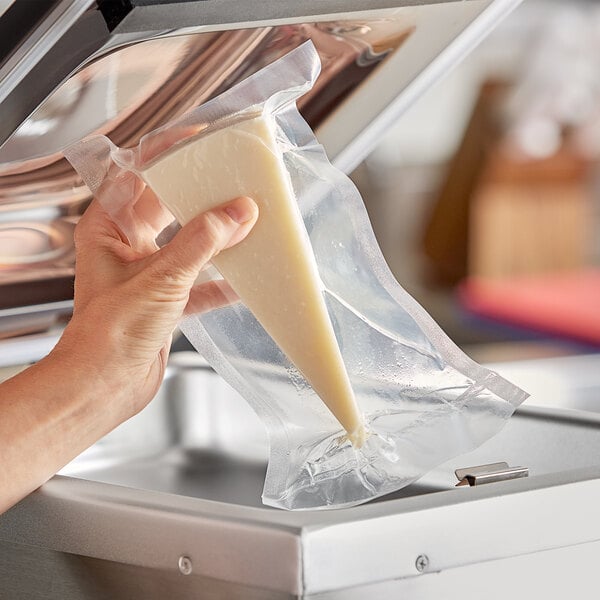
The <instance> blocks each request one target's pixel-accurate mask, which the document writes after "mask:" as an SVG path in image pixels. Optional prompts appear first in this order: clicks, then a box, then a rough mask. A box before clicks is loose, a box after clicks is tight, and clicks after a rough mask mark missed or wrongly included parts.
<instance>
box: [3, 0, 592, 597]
mask: <svg viewBox="0 0 600 600" xmlns="http://www.w3.org/2000/svg"><path fill="white" fill-rule="evenodd" d="M516 4H518V1H517V0H461V1H455V0H448V1H444V2H437V3H434V2H428V1H427V0H418V1H417V0H412V1H411V0H408V1H406V0H375V1H373V2H370V3H369V7H368V9H365V7H364V6H363V4H362V3H360V2H355V1H354V0H344V1H337V0H319V1H317V0H303V1H302V2H289V1H288V0H279V1H277V2H268V1H267V2H264V1H263V2H259V1H254V0H247V1H246V2H243V3H234V2H230V1H228V0H187V1H182V0H179V1H178V2H171V1H168V0H97V1H92V0H69V1H67V0H49V1H47V2H19V1H16V2H14V1H13V2H8V3H5V5H3V6H2V8H0V11H3V12H2V13H1V14H0V32H2V35H0V40H1V42H0V110H1V114H2V119H1V122H0V142H2V143H3V145H2V146H1V147H0V253H1V254H2V257H1V266H0V290H1V291H0V337H1V338H3V339H2V340H0V366H2V367H5V368H9V369H10V368H12V367H13V366H16V365H22V364H27V363H29V362H32V361H35V360H37V359H38V358H40V357H41V356H43V355H44V354H45V353H46V352H47V351H48V350H49V348H51V347H52V344H53V343H54V342H55V340H56V337H57V336H58V335H59V333H60V323H61V320H63V319H65V318H68V314H69V311H70V307H71V298H72V277H73V250H72V231H73V227H74V225H75V224H76V222H77V218H78V216H79V215H80V214H81V212H82V210H83V209H84V207H85V205H86V203H87V202H88V201H89V192H88V191H87V190H86V188H84V187H83V186H82V185H81V182H79V181H78V179H77V176H76V175H75V173H74V172H73V171H72V170H71V168H70V167H69V165H68V164H67V163H66V161H65V160H64V159H63V158H62V155H61V149H62V148H63V147H64V146H66V145H67V144H69V143H71V142H73V141H75V140H78V139H80V138H81V137H84V136H85V135H88V134H90V133H93V132H101V133H105V134H107V135H109V136H110V137H111V138H112V139H113V140H114V141H115V142H116V143H118V144H119V145H121V146H127V145H133V144H135V143H137V140H138V139H139V138H140V137H141V136H142V135H144V133H146V132H147V131H149V130H151V129H154V128H156V127H157V126H159V125H160V124H162V123H164V122H166V121H167V120H170V119H172V118H174V117H176V116H178V115H180V114H182V113H184V112H185V111H186V110H188V109H189V108H190V107H192V106H194V105H196V104H198V103H200V102H203V101H205V100H207V99H209V98H211V97H213V96H214V95H216V94H218V93H220V92H222V91H223V90H224V89H226V88H228V87H229V86H231V85H232V84H234V83H235V82H237V81H239V80H240V79H242V78H244V77H246V76H247V75H248V74H250V73H252V72H254V71H256V70H258V69H259V68H261V67H262V66H264V65H265V64H267V63H269V62H271V61H272V60H274V59H275V58H278V57H279V56H281V55H283V54H285V53H286V52H287V51H289V50H290V49H292V48H294V47H295V46H297V45H298V44H300V43H301V42H303V41H304V40H306V39H309V38H310V39H312V40H313V42H314V43H315V46H316V47H317V49H318V51H319V53H320V55H321V58H322V62H323V73H322V75H321V78H320V79H319V81H318V82H317V86H316V88H315V90H314V92H312V93H311V94H310V95H309V96H307V97H306V98H305V99H303V104H302V106H301V110H302V112H303V114H304V115H305V117H306V118H307V120H308V121H309V122H310V124H311V125H312V126H313V127H314V128H315V130H316V131H317V135H318V137H319V139H320V140H321V141H322V143H323V144H324V146H325V147H326V149H327V151H328V154H329V156H330V157H331V158H332V160H333V161H334V162H335V163H336V164H337V165H338V166H339V167H340V168H342V169H344V170H346V171H349V170H351V169H352V168H353V167H355V166H356V165H357V164H358V163H359V162H360V161H361V160H362V159H363V158H364V157H365V156H366V154H367V153H368V152H369V150H370V149H371V148H372V147H373V145H374V144H375V143H376V142H377V140H378V139H379V138H380V136H381V135H382V133H383V131H384V130H385V129H386V127H387V126H388V125H389V123H390V122H391V121H393V119H394V118H395V117H396V116H397V115H398V114H400V113H401V112H402V110H403V109H404V108H405V107H407V106H408V105H409V104H410V103H411V102H413V101H414V99H415V98H416V97H417V96H418V94H419V93H420V92H421V91H422V90H423V89H425V88H426V87H427V86H428V85H429V84H430V83H432V82H433V81H435V80H436V78H438V77H439V76H440V75H442V74H443V73H444V72H446V71H447V70H448V69H449V68H450V67H451V66H452V65H453V64H454V63H456V62H457V61H458V60H459V59H460V58H461V57H462V56H463V55H464V54H465V53H466V52H467V51H468V50H469V49H470V48H471V47H472V46H473V45H474V44H476V42H477V41H478V40H479V39H480V38H481V37H482V36H483V35H484V34H485V33H486V32H487V31H488V30H489V29H490V28H491V27H492V26H493V25H494V24H495V23H496V22H498V20H499V19H500V18H501V17H503V16H504V15H505V14H507V13H508V12H509V11H510V10H511V9H512V8H513V7H514V6H515V5H516ZM572 361H584V362H585V365H583V363H581V364H580V363H576V364H575V363H574V362H572ZM599 364H600V359H597V358H595V357H587V358H585V359H571V362H569V363H568V364H567V363H563V362H559V363H551V364H547V363H540V364H536V365H533V367H534V370H533V371H532V370H531V369H530V370H527V373H528V374H529V377H530V381H531V373H538V374H539V375H537V376H535V378H534V379H535V381H544V378H545V377H547V374H548V373H552V377H553V379H552V381H557V379H556V378H557V377H558V378H560V377H561V373H562V378H563V379H562V381H571V379H572V378H573V373H577V374H579V375H578V377H577V380H578V383H579V384H582V377H581V373H582V372H585V373H586V374H587V375H586V382H587V383H586V384H585V385H583V384H582V385H580V386H579V388H576V387H575V386H571V387H569V386H564V387H563V388H557V387H556V386H553V387H552V389H553V390H554V391H555V392H556V390H557V389H560V390H562V391H563V392H562V393H561V394H559V396H558V397H557V396H556V394H554V395H552V401H551V402H546V401H545V400H546V391H545V390H546V388H544V387H543V386H542V387H540V389H539V391H537V390H536V392H537V393H534V394H533V397H532V400H531V401H530V402H529V403H528V405H526V406H525V407H523V408H521V409H520V410H519V411H518V412H517V413H516V415H515V416H514V417H513V418H512V419H511V420H510V421H509V423H508V424H507V425H506V427H505V428H504V430H503V431H502V432H501V433H500V434H499V435H497V436H496V437H495V438H493V439H492V440H490V441H489V442H487V443H486V444H485V445H483V446H482V447H480V448H479V449H477V450H476V451H474V452H472V453H470V454H469V455H466V456H461V457H458V458H456V459H453V460H452V461H450V462H449V463H447V464H445V465H442V466H440V467H439V468H437V469H435V470H434V471H432V472H431V473H429V474H427V475H426V476H425V477H423V478H422V479H421V480H420V481H418V482H417V483H415V484H413V485H411V486H409V487H407V488H405V489H403V490H401V491H399V492H398V493H396V494H393V495H391V496H388V497H385V498H382V499H379V500H378V501H376V502H373V503H370V504H368V505H364V506H358V507H354V508H349V509H343V510H336V511H325V512H317V511H306V512H301V513H285V512H282V511H278V510H275V509H271V508H267V507H264V506H262V505H261V504H260V490H261V487H262V482H263V479H264V473H265V469H266V462H265V461H266V455H267V446H266V445H267V440H266V435H265V432H264V430H263V429H262V425H261V423H260V421H258V419H257V417H256V416H255V415H254V414H253V413H252V411H251V410H250V409H249V408H248V407H247V405H246V404H245V403H244V401H243V400H242V399H241V398H240V397H239V396H237V394H236V393H235V392H234V391H233V390H231V389H230V388H229V387H228V386H227V385H226V384H225V383H224V382H223V381H222V380H221V379H220V378H219V377H218V376H217V375H215V374H214V373H213V372H212V371H211V370H210V369H209V368H208V367H207V365H206V364H205V363H204V361H203V360H202V358H201V357H199V356H198V355H196V354H189V353H185V352H180V353H174V354H172V357H171V361H170V365H169V368H168V371H167V375H166V378H165V381H164V383H163V385H162V387H161V389H160V391H159V393H158V395H157V397H156V398H155V400H154V401H153V402H152V403H151V404H150V405H149V406H148V407H147V408H146V409H145V410H144V411H143V412H142V413H140V414H139V415H138V416H136V417H134V418H133V419H131V420H130V421H128V422H126V423H125V424H123V425H122V426H121V427H119V428H117V429H116V430H115V431H113V432H112V433H111V434H109V435H108V436H106V437H105V438H103V439H102V440H100V441H99V442H98V443H97V444H96V445H94V446H93V447H92V448H90V449H89V450H88V451H86V452H84V453H83V454H82V455H81V456H80V457H78V458H77V459H76V460H74V461H73V462H72V463H71V464H69V465H67V466H66V467H65V469H63V471H62V472H61V473H60V474H59V475H58V476H56V477H54V478H53V479H52V480H51V481H49V482H48V483H47V484H46V485H44V486H43V487H42V488H41V489H40V490H38V491H36V492H35V493H33V494H31V495H30V496H29V497H27V498H26V499H24V500H23V501H22V502H20V503H19V504H18V505H17V506H15V507H14V508H13V509H11V510H10V511H8V512H7V513H6V514H4V515H3V516H1V517H0V598H9V599H19V598H23V599H24V598H27V599H35V598H40V599H41V598H44V599H50V598H53V599H54V598H56V599H61V600H74V599H84V598H85V599H95V598H98V599H105V598H144V599H149V598H157V599H158V598H160V599H163V598H174V599H176V598H228V599H235V598H244V599H250V598H273V599H275V598H281V599H283V598H306V599H308V598H310V599H313V600H316V599H320V600H326V599H334V598H344V599H352V598H357V599H358V598H365V597H370V598H382V599H384V598H400V597H407V598H448V599H449V598H459V597H461V598H462V597H465V596H467V597H477V598H479V597H485V598H491V599H493V598H504V597H507V596H508V595H509V594H512V596H511V597H514V598H522V597H535V598H541V597H544V598H559V597H560V598H562V597H564V596H565V595H566V594H567V593H573V592H576V593H578V595H579V596H580V597H593V595H594V592H593V590H594V587H593V586H594V585H595V582H596V580H597V579H598V577H597V575H596V572H595V568H594V567H595V564H596V563H597V560H598V557H599V556H600V520H599V519H598V518H597V516H596V512H597V506H596V505H597V499H598V498H600V413H596V412H594V410H595V408H596V407H595V403H594V402H593V401H591V400H590V398H593V397H595V398H597V397H598V395H599V393H600V377H597V376H596V373H597V372H598V368H597V367H598V365H599ZM533 367H532V368H533ZM511 368H512V371H511ZM502 369H505V370H504V371H503V370H502ZM519 369H522V366H517V367H515V366H513V367H511V366H510V365H509V366H505V367H500V368H499V370H500V371H501V374H505V375H507V376H508V377H511V376H513V378H514V379H516V382H517V383H519V377H522V376H523V375H522V373H520V370H519ZM535 369H537V371H536V370H535ZM569 369H570V370H569ZM582 369H583V371H582ZM525 387H526V388H527V384H525ZM527 474H528V475H529V476H528V477H524V476H525V475H527ZM457 484H460V485H458V487H456V486H457Z"/></svg>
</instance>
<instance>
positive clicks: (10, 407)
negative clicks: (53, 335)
mask: <svg viewBox="0 0 600 600" xmlns="http://www.w3.org/2000/svg"><path fill="white" fill-rule="evenodd" d="M119 393H120V392H119V391H118V390H117V389H111V384H110V382H108V381H106V380H105V378H103V377H102V375H101V373H98V372H94V371H93V370H91V369H90V367H89V365H87V366H86V365H83V364H78V363H77V362H76V361H75V356H74V353H73V352H70V351H65V350H64V349H62V348H58V349H56V350H55V351H54V352H52V353H51V354H50V355H49V356H47V357H46V358H45V359H43V360H41V361H40V362H39V363H37V364H36V365H34V366H32V367H30V368H29V369H26V370H25V371H23V372H21V373H19V374H18V375H16V376H15V377H13V378H11V379H9V380H7V381H5V382H4V383H2V384H0V513H2V512H4V511H5V510H7V509H8V508H10V507H11V506H12V505H13V504H15V503H16V502H18V501H19V500H20V499H21V498H23V497H24V496H26V495H27V494H29V493H30V492H31V491H33V490H34V489H36V488H37V487H39V486H40V485H42V484H43V483H44V482H45V481H47V480H48V479H49V478H50V477H52V476H53V475H54V473H56V472H57V471H58V470H59V469H61V468H62V467H63V466H64V465H65V464H67V463H68V462H69V461H70V460H72V459H73V458H74V457H75V456H77V455H78V454H79V453H80V452H82V451H83V450H84V449H85V448H87V447H88V446H90V445H91V444H93V443H94V442H95V441H96V440H98V439H99V438H100V437H102V436H103V435H105V434H106V433H107V432H108V431H110V430H111V429H112V428H114V427H115V426H116V425H117V424H118V423H120V422H121V421H122V420H123V419H124V415H123V408H122V403H121V402H119V400H120V399H119V398H117V395H118V394H119Z"/></svg>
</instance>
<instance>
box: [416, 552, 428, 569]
mask: <svg viewBox="0 0 600 600" xmlns="http://www.w3.org/2000/svg"><path fill="white" fill-rule="evenodd" d="M415 567H416V568H417V571H419V573H424V572H425V571H426V570H427V567H429V558H428V556H427V555H426V554H419V556H417V560H416V561H415Z"/></svg>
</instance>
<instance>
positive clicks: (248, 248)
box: [65, 42, 526, 509]
mask: <svg viewBox="0 0 600 600" xmlns="http://www.w3.org/2000/svg"><path fill="white" fill-rule="evenodd" d="M319 68H320V62H319V57H318V54H317V52H316V50H315V48H314V46H313V45H312V43H311V42H307V43H305V44H303V45H302V46H300V47H298V48H297V49H296V50H294V51H292V52H290V53H289V54H287V55H286V56H284V57H283V58H281V59H279V60H277V61H276V62H274V63H272V64H271V65H269V66H267V67H266V68H264V69H262V70H261V71H259V72H257V73H255V74H254V75H252V76H250V77H249V78H248V79H246V80H244V81H242V82H241V83H239V84H238V85H236V86H234V87H232V88H231V89H230V90H228V91H227V92H225V93H223V94H221V95H220V96H218V97H216V98H214V99H213V100H211V101H209V102H207V103H206V104H204V105H202V106H200V107H198V108H196V109H195V110H193V111H191V112H189V113H188V114H187V115H185V116H184V117H182V118H181V119H179V120H177V121H175V122H173V123H171V124H169V125H166V126H164V127H162V128H160V129H157V130H156V131H153V132H151V133H149V134H147V135H146V136H145V137H143V138H142V140H141V141H140V143H139V145H138V146H137V147H136V148H134V149H121V148H117V147H116V146H115V145H114V144H112V143H111V142H110V140H108V139H107V138H106V137H104V136H94V137H91V138H88V139H86V140H83V141H82V142H79V143H78V144H75V145H73V146H71V147H69V148H68V149H67V150H66V151H65V156H66V157H67V158H68V160H69V161H70V162H71V163H72V164H73V166H74V167H75V168H76V169H77V171H78V172H79V174H80V175H81V177H82V178H83V180H84V181H85V183H86V184H87V185H88V186H89V187H90V189H91V190H92V192H93V193H94V195H95V196H96V197H97V198H98V199H99V201H100V203H101V204H102V206H103V207H104V209H105V210H106V211H107V212H108V213H109V214H110V215H111V217H112V218H113V219H114V220H115V222H116V223H117V224H118V225H119V226H120V228H121V229H122V231H123V233H124V234H125V235H126V236H127V237H128V239H129V241H130V243H131V244H132V246H133V247H136V244H137V243H138V242H139V240H141V239H142V237H143V236H142V235H140V234H141V233H142V232H145V233H147V231H148V228H150V229H151V230H152V231H153V232H154V234H155V235H156V238H157V240H158V241H159V242H160V240H163V239H166V235H165V233H164V232H163V233H160V232H159V230H160V229H162V227H164V225H165V224H166V223H167V222H168V221H172V220H174V219H175V220H176V221H177V222H178V223H179V224H185V223H186V222H188V221H189V220H190V219H191V218H193V217H194V216H195V215H197V214H199V213H200V212H203V211H204V210H207V209H208V208H211V207H213V206H216V205H219V204H221V203H223V202H225V201H227V200H230V199H232V198H234V197H237V196H242V195H245V196H249V197H252V198H253V199H254V200H255V201H256V203H257V204H258V207H259V217H258V221H257V223H256V225H255V227H254V229H253V230H252V231H251V232H250V234H249V235H248V237H247V238H246V239H245V240H244V241H243V242H241V243H240V244H238V245H236V246H234V247H232V248H230V249H227V250H224V251H223V252H221V253H220V254H219V255H218V256H216V257H215V258H214V259H213V261H212V267H211V268H209V269H207V270H206V271H205V272H203V273H202V274H201V275H202V277H203V280H204V281H206V280H208V279H212V280H214V284H215V285H216V286H218V289H219V290H220V291H221V293H223V294H224V295H225V297H226V302H223V303H222V304H223V306H222V307H221V308H217V309H215V310H212V311H210V312H205V313H200V314H194V315H192V316H189V317H186V318H185V319H184V320H183V322H182V323H181V329H182V331H183V332H184V334H185V335H186V336H187V337H188V339H189V340H190V341H191V343H192V344H193V345H194V346H195V347H196V349H197V350H198V351H199V352H200V353H201V354H202V355H203V356H204V357H205V358H206V359H207V360H208V362H209V363H210V364H211V366H212V367H213V368H214V369H215V370H216V371H217V372H218V373H219V374H220V375H221V376H222V377H223V378H224V379H225V380H226V381H228V382H229V383H230V384H231V385H232V386H233V387H234V388H235V389H236V390H237V391H238V392H239V393H240V394H241V395H242V396H243V397H244V398H245V399H246V400H247V401H248V402H249V403H250V405H251V406H252V407H253V409H254V410H255V411H256V413H257V414H258V415H259V417H260V418H261V420H262V421H263V423H264V425H265V427H266V429H267V432H268V436H269V443H270V455H269V466H268V470H267V476H266V481H265V486H264V491H263V501H264V503H265V504H268V505H271V506H276V507H280V508H285V509H313V508H325V507H341V506H349V505H353V504H359V503H361V502H365V501H367V500H370V499H373V498H375V497H377V496H381V495H383V494H387V493H390V492H393V491H395V490H398V489H399V488H401V487H403V486H406V485H408V484H410V483H411V482H413V481H415V480H416V479H418V478H419V477H421V476H422V475H423V474H425V473H426V472H427V471H428V470H430V469H432V468H433V467H435V466H436V465H438V464H440V463H442V462H445V461H446V460H448V459H450V458H452V457H454V456H456V455H458V454H462V453H464V452H467V451H469V450H471V449H473V448H475V447H476V446H478V445H479V444H481V443H482V442H484V441H485V440H487V439H488V438H490V437H491V436H492V435H494V434H495V433H497V432H498V431H499V430H500V429H501V427H502V426H503V424H504V423H505V422H506V420H507V419H508V418H509V417H510V416H511V414H512V413H513V411H514V409H515V407H516V406H518V405H519V404H520V403H521V402H522V401H523V400H524V399H525V398H526V394H525V393H524V392H523V391H521V390H520V389H518V388H517V387H515V386H514V385H512V384H511V383H509V382H507V381H506V380H504V379H503V378H501V377H500V376H498V375H497V374H496V373H493V372H491V371H489V370H487V369H485V368H483V367H481V366H479V365H477V364H475V363H474V362H473V361H471V360H470V359H469V358H468V357H467V356H466V355H464V354H463V353H462V352H461V351H460V350H459V349H458V348H457V347H456V346H455V345H454V344H453V343H452V342H451V341H450V340H449V339H448V338H447V337H446V335H445V334H444V333H443V332H442V331H441V330H440V328H439V327H438V326H437V325H436V324H435V323H434V321H433V320H432V319H431V318H430V317H429V316H428V315H427V313H426V312H425V311H424V310H423V308H421V307H420V306H419V305H418V304H417V302H416V301H415V300H414V299H412V298H411V297H410V296H409V295H408V294H407V293H406V292H405V291H404V290H403V289H402V288H401V287H400V285H399V284H398V283H397V282H396V281H395V280H394V278H393V276H392V274H391V273H390V271H389V270H388V267H387V266H386V263H385V261H384V259H383V257H382V255H381V252H380V250H379V248H378V246H377V242H376V241H375V237H374V235H373V231H372V229H371V226H370V223H369V219H368V216H367V213H366V210H365V207H364V205H363V202H362V199H361V197H360V194H359V192H358V190H357V189H356V188H355V187H354V185H353V184H352V182H351V181H350V179H349V178H348V177H346V175H344V174H343V173H342V172H340V171H339V170H337V169H336V168H335V167H333V166H332V165H331V164H330V163H329V161H328V160H327V157H326V155H325V152H324V151H323V148H322V147H321V146H320V145H319V144H318V142H317V140H316V139H315V136H314V134H313V132H312V131H311V129H310V127H309V126H308V125H307V123H306V122H305V121H304V120H303V118H302V117H301V115H300V113H299V112H298V110H297V108H296V102H295V101H296V100H297V99H298V98H299V97H300V96H302V95H303V94H304V93H306V92H307V91H308V90H310V89H311V87H312V85H313V84H314V82H315V80H316V78H317V76H318V74H319ZM146 186H148V187H149V188H151V189H152V191H153V192H154V193H155V194H156V196H157V197H158V198H159V199H160V202H161V203H162V205H163V210H164V212H165V214H167V215H168V218H167V219H166V220H164V221H162V222H161V223H160V224H157V222H156V221H153V222H150V221H149V220H148V219H147V218H146V217H145V215H144V211H142V210H140V209H139V208H140V206H141V203H140V198H142V197H143V195H144V189H145V187H146ZM169 228H170V229H171V230H172V228H173V225H170V226H169ZM169 228H167V231H168V230H169ZM140 243H141V242H140Z"/></svg>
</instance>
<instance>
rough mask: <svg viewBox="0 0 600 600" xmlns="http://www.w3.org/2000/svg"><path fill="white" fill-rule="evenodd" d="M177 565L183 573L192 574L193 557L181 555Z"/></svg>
mask: <svg viewBox="0 0 600 600" xmlns="http://www.w3.org/2000/svg"><path fill="white" fill-rule="evenodd" d="M177 566H178V567H179V571H180V573H181V574H182V575H191V574H192V570H193V568H194V567H193V565H192V559H191V558H190V557H189V556H180V557H179V560H178V561H177Z"/></svg>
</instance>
